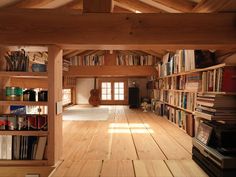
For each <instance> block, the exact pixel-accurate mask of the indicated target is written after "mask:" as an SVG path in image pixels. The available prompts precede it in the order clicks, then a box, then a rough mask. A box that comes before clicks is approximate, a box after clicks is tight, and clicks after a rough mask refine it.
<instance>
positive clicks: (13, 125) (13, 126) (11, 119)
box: [7, 115, 17, 130]
mask: <svg viewBox="0 0 236 177" xmlns="http://www.w3.org/2000/svg"><path fill="white" fill-rule="evenodd" d="M7 124H8V126H7V127H8V130H17V117H16V116H15V115H8V116H7Z"/></svg>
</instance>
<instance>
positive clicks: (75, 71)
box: [65, 66, 157, 77]
mask: <svg viewBox="0 0 236 177" xmlns="http://www.w3.org/2000/svg"><path fill="white" fill-rule="evenodd" d="M156 74H157V71H156V69H155V68H154V67H153V66H71V67H70V69H69V71H68V72H65V76H71V77H91V76H100V77H103V76H104V77H105V76H114V77H118V76H119V77H121V76H122V77H138V76H152V75H156Z"/></svg>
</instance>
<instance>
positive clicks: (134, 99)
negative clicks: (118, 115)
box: [129, 87, 139, 108]
mask: <svg viewBox="0 0 236 177" xmlns="http://www.w3.org/2000/svg"><path fill="white" fill-rule="evenodd" d="M129 107H130V108H138V107H139V88H138V87H130V88H129Z"/></svg>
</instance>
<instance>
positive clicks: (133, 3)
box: [114, 0, 161, 13]
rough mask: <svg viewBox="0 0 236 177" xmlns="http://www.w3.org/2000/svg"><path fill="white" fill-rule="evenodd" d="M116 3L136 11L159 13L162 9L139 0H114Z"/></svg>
mask: <svg viewBox="0 0 236 177" xmlns="http://www.w3.org/2000/svg"><path fill="white" fill-rule="evenodd" d="M114 4H115V5H117V6H120V7H122V8H126V9H132V11H134V12H142V13H159V12H161V10H160V9H158V8H155V7H153V6H150V5H148V4H145V3H143V2H140V1H137V0H114Z"/></svg>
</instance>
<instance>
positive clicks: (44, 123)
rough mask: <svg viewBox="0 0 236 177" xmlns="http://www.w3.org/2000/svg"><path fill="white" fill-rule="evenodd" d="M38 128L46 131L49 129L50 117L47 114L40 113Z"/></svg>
mask: <svg viewBox="0 0 236 177" xmlns="http://www.w3.org/2000/svg"><path fill="white" fill-rule="evenodd" d="M37 120H38V130H44V131H46V130H47V129H48V118H47V115H38V116H37Z"/></svg>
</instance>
